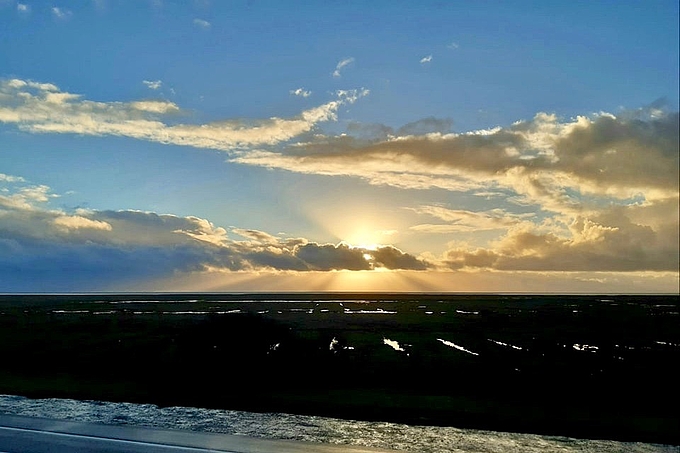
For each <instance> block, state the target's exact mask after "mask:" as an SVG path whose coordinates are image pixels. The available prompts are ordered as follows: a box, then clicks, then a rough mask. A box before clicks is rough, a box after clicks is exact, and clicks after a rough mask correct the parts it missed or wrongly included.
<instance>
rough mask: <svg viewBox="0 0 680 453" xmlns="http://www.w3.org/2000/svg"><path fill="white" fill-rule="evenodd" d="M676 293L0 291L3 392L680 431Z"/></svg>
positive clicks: (645, 435)
mask: <svg viewBox="0 0 680 453" xmlns="http://www.w3.org/2000/svg"><path fill="white" fill-rule="evenodd" d="M679 312H680V303H679V302H678V296H601V297H596V296H587V297H585V296H490V295H484V296H479V295H465V296H461V295H458V296H442V295H386V294H383V295H357V294H351V295H342V294H324V295H318V294H317V295H300V294H298V295H290V294H288V295H285V296H282V295H256V296H253V295H250V296H243V295H233V296H228V295H205V294H203V295H181V296H178V295H157V294H156V295H135V296H129V295H98V296H95V295H88V296H35V295H34V296H28V295H24V296H0V354H1V357H2V361H1V362H0V363H1V365H0V393H5V394H17V395H25V396H29V397H67V398H76V399H94V400H106V401H130V402H148V403H155V404H159V405H183V406H197V407H216V408H225V409H239V410H248V411H271V412H292V413H305V414H316V415H327V416H332V417H338V418H353V419H365V420H386V421H397V422H405V423H412V424H413V423H415V424H429V425H451V426H458V427H475V428H484V429H493V430H502V431H518V432H533V433H542V434H557V435H565V436H573V437H581V438H609V439H617V440H633V441H643V442H655V443H667V444H680V434H679V427H680V412H679V411H678V403H680V397H679V395H680V388H679V384H678V382H680V376H679V375H678V371H677V364H678V363H680V329H679V327H680V315H679Z"/></svg>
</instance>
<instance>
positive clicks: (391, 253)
mask: <svg viewBox="0 0 680 453" xmlns="http://www.w3.org/2000/svg"><path fill="white" fill-rule="evenodd" d="M365 253H367V254H370V255H371V256H372V257H373V259H374V260H375V263H376V265H377V266H379V267H384V268H387V269H410V270H425V269H427V268H428V264H427V263H426V262H424V261H421V260H419V259H418V258H416V257H415V256H413V255H410V254H408V253H404V252H402V251H401V250H399V249H398V248H396V247H392V246H390V245H387V246H383V247H379V248H378V249H377V250H374V251H370V250H367V251H366V252H365Z"/></svg>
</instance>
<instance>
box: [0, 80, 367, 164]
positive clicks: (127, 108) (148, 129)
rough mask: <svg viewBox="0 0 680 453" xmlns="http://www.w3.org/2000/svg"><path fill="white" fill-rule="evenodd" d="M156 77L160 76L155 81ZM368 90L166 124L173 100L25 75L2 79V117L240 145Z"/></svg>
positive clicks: (302, 124) (299, 127)
mask: <svg viewBox="0 0 680 453" xmlns="http://www.w3.org/2000/svg"><path fill="white" fill-rule="evenodd" d="M152 83H155V82H152ZM367 94H368V90H340V91H338V92H337V94H336V96H337V97H336V99H335V100H332V101H329V102H327V103H325V104H322V105H319V106H317V107H312V108H310V109H308V110H305V111H303V112H301V113H300V114H299V115H298V116H297V117H294V118H289V119H284V118H276V117H274V118H268V119H262V120H249V121H248V120H225V121H219V122H214V123H208V124H181V123H180V124H172V125H170V124H166V123H164V122H163V121H162V118H163V117H164V116H165V115H168V114H172V115H174V116H176V115H177V113H179V112H180V109H179V107H178V106H177V105H176V104H174V103H172V102H169V101H153V100H145V101H134V102H96V101H89V100H85V99H82V97H81V96H80V95H77V94H72V93H67V92H62V91H60V90H59V88H58V87H57V86H55V85H53V84H49V83H48V84H45V83H37V82H33V81H24V80H20V79H11V80H4V81H0V122H4V123H9V124H16V125H17V126H18V127H19V128H20V129H21V130H24V131H27V132H32V133H69V134H81V135H117V136H124V137H131V138H136V139H140V140H147V141H152V142H160V143H167V144H174V145H183V146H193V147H197V148H210V149H216V150H221V151H234V150H238V149H242V148H248V147H252V146H268V145H269V146H271V145H276V144H279V143H282V142H286V141H289V140H291V139H292V138H294V137H296V136H299V135H301V134H304V133H307V132H310V131H311V130H312V129H313V128H314V127H316V125H317V124H318V123H321V122H324V121H334V120H335V119H336V118H337V116H336V114H337V111H338V109H339V108H340V106H342V105H346V104H351V103H353V102H355V101H356V100H357V99H359V98H360V97H362V96H365V95H367Z"/></svg>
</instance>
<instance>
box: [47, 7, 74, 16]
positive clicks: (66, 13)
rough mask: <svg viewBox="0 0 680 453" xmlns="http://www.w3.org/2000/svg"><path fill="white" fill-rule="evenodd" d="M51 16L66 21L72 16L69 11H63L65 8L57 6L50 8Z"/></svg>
mask: <svg viewBox="0 0 680 453" xmlns="http://www.w3.org/2000/svg"><path fill="white" fill-rule="evenodd" d="M52 14H53V15H54V17H56V18H57V19H68V18H69V17H71V16H72V15H73V13H72V12H71V11H70V10H68V9H65V8H60V7H58V6H54V7H52Z"/></svg>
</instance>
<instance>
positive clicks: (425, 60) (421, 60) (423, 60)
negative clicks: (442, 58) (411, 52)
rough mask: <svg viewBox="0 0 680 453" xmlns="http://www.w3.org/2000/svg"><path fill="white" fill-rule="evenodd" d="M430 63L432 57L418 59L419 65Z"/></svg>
mask: <svg viewBox="0 0 680 453" xmlns="http://www.w3.org/2000/svg"><path fill="white" fill-rule="evenodd" d="M431 61H432V55H428V56H426V57H423V58H421V59H420V63H421V64H425V63H429V62H431Z"/></svg>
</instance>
